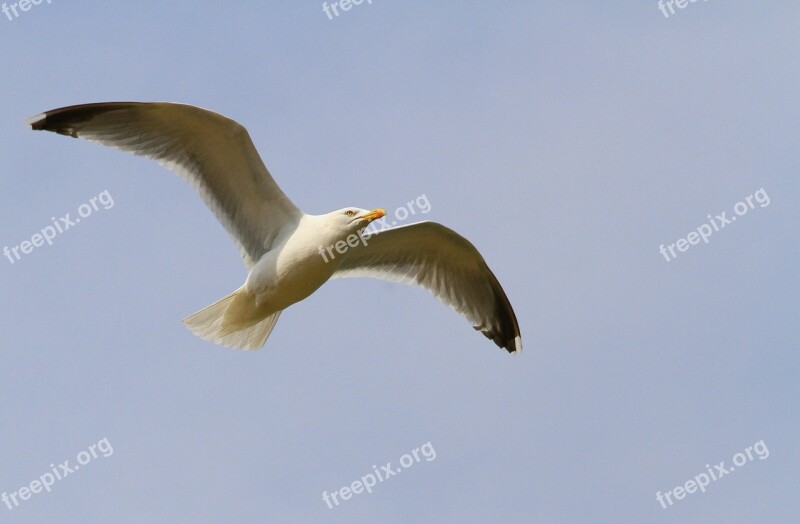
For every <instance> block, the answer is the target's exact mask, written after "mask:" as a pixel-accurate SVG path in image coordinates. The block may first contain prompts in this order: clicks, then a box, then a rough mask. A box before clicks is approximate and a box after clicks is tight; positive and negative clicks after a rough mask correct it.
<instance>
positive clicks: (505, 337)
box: [333, 222, 522, 353]
mask: <svg viewBox="0 0 800 524" xmlns="http://www.w3.org/2000/svg"><path fill="white" fill-rule="evenodd" d="M365 240H366V242H365V243H366V245H363V244H358V245H357V246H356V247H354V248H352V249H350V250H349V251H348V252H347V253H345V256H344V257H343V259H342V261H341V263H340V265H339V267H338V269H337V270H336V272H335V273H334V274H333V278H347V277H370V278H377V279H381V280H388V281H390V282H397V283H400V284H410V285H415V286H419V287H421V288H423V289H426V290H428V291H429V292H430V293H431V294H433V296H435V297H436V298H438V299H439V300H441V301H442V302H444V303H445V304H447V305H448V306H450V307H451V308H452V309H454V310H455V311H457V312H458V313H460V314H461V315H463V316H464V317H466V318H467V320H469V321H470V322H471V323H472V325H473V327H474V328H475V329H476V330H478V331H480V332H481V333H483V334H484V335H485V336H486V337H487V338H489V339H490V340H492V341H493V342H494V343H495V344H497V345H498V346H499V347H501V348H503V349H505V350H506V351H508V352H509V353H515V352H519V351H522V338H521V336H520V333H519V325H518V324H517V317H516V315H514V310H513V309H512V308H511V303H510V302H509V301H508V297H506V294H505V292H504V291H503V288H502V287H501V286H500V282H498V281H497V278H496V277H495V276H494V273H492V271H491V270H490V269H489V266H487V265H486V262H485V261H484V260H483V257H482V256H481V254H480V253H478V250H477V249H475V246H473V245H472V244H471V243H470V242H469V241H468V240H467V239H466V238H464V237H462V236H461V235H459V234H458V233H456V232H455V231H453V230H452V229H448V228H446V227H445V226H443V225H441V224H437V223H436V222H419V223H416V224H409V225H407V226H402V227H396V228H392V229H389V230H384V231H380V232H377V233H375V234H373V235H371V236H368V237H366V238H365Z"/></svg>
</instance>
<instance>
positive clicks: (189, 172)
mask: <svg viewBox="0 0 800 524" xmlns="http://www.w3.org/2000/svg"><path fill="white" fill-rule="evenodd" d="M28 123H29V124H30V125H31V127H32V128H33V129H36V130H47V131H54V132H56V133H59V134H64V135H69V136H72V137H76V138H77V137H82V138H87V139H89V140H93V141H97V142H100V143H103V144H106V145H110V146H112V147H117V148H119V149H122V150H125V151H130V152H132V153H134V154H137V155H144V156H148V157H151V158H154V159H156V160H158V161H159V162H160V163H162V164H164V165H166V166H167V167H168V168H170V169H173V170H175V171H176V172H177V173H178V174H179V175H181V176H182V177H183V178H184V179H185V180H187V181H188V182H190V183H191V184H192V185H193V186H194V187H195V188H196V189H197V190H198V192H199V193H200V194H201V195H202V196H203V198H204V199H205V200H206V203H207V204H208V205H209V207H211V209H212V210H213V211H214V212H215V213H216V214H217V216H218V218H219V219H220V222H222V224H223V226H225V228H226V229H227V230H228V232H229V233H230V234H231V235H232V236H233V237H234V239H236V241H237V243H238V244H239V247H240V249H241V251H242V256H243V258H244V262H245V265H246V266H247V268H248V270H249V273H248V276H247V279H246V280H245V282H244V284H243V285H242V286H241V287H240V288H239V289H237V290H236V291H234V292H233V293H231V294H230V295H228V296H226V297H225V298H223V299H221V300H219V301H217V302H215V303H214V304H212V305H210V306H208V307H206V308H204V309H202V310H200V311H198V312H197V313H195V314H193V315H190V316H189V317H187V318H186V319H184V323H185V324H186V325H187V327H188V328H189V329H191V330H192V332H194V333H195V334H196V335H198V336H200V337H202V338H204V339H206V340H209V341H212V342H216V343H219V344H223V345H226V346H229V347H234V348H241V349H258V348H260V347H261V346H263V345H264V343H265V341H266V339H267V337H268V336H269V334H270V333H271V331H272V329H273V328H274V326H275V323H276V322H277V320H278V317H279V316H280V314H281V312H282V311H284V310H285V309H287V308H288V307H290V306H292V305H293V304H296V303H297V302H300V301H302V300H304V299H305V298H307V297H308V296H310V295H311V294H312V293H314V292H315V291H316V290H317V289H319V287H320V286H322V285H323V284H324V283H325V282H327V281H328V280H329V279H331V278H342V277H351V276H367V277H373V278H381V279H384V280H389V281H393V282H400V283H407V284H413V285H417V286H420V287H423V288H425V289H427V290H428V291H430V292H431V293H433V294H434V295H435V296H436V297H437V298H439V299H440V300H442V301H443V302H445V303H446V304H447V305H449V306H450V307H451V308H452V309H454V310H456V311H458V312H459V313H461V314H462V315H464V316H466V317H467V318H468V319H469V320H470V321H472V323H473V325H474V327H475V329H478V330H480V331H481V332H483V333H484V334H485V335H486V336H487V337H488V338H490V339H492V340H493V341H494V342H495V343H496V344H497V345H498V346H500V347H503V348H505V349H506V350H508V351H509V352H511V353H513V352H515V351H520V350H521V349H522V344H521V337H520V334H519V327H518V325H517V320H516V317H515V315H514V312H513V309H512V308H511V304H510V303H509V301H508V299H507V297H506V295H505V292H504V291H503V289H502V287H500V284H499V282H498V281H497V279H496V278H495V276H494V274H492V272H491V271H490V270H489V268H488V266H486V263H485V262H484V260H483V258H482V257H481V256H480V254H479V253H478V251H477V250H476V249H475V247H474V246H473V245H472V244H470V243H469V242H468V241H467V240H466V239H464V238H463V237H461V236H460V235H458V234H457V233H455V232H454V231H452V230H450V229H448V228H446V227H444V226H441V225H439V224H436V223H433V222H420V223H417V224H411V225H409V226H404V227H398V228H394V229H391V230H387V231H383V232H380V233H376V234H374V235H372V236H370V237H367V238H369V239H370V241H369V242H367V241H366V240H364V237H362V236H361V234H362V231H363V229H364V228H365V227H366V226H367V225H369V223H371V222H372V221H373V220H376V219H379V218H381V217H383V216H384V215H385V212H384V211H383V210H382V209H373V210H371V211H368V210H366V209H360V208H357V207H347V208H343V209H339V210H337V211H333V212H331V213H327V214H324V215H310V214H306V213H303V212H302V211H300V210H299V209H298V208H297V207H296V206H295V205H294V204H293V203H292V202H291V200H289V199H288V197H286V195H284V194H283V192H282V191H281V190H280V188H279V187H278V186H277V184H276V183H275V181H274V180H273V179H272V177H271V175H270V174H269V171H267V169H266V167H265V166H264V165H263V163H262V162H261V159H260V158H259V156H258V153H257V152H256V150H255V147H254V146H253V144H252V142H251V141H250V137H249V135H248V134H247V131H246V130H245V129H244V128H243V127H242V126H240V125H239V124H237V123H236V122H234V121H233V120H230V119H228V118H225V117H223V116H221V115H219V114H217V113H213V112H211V111H207V110H204V109H200V108H197V107H193V106H187V105H182V104H170V103H161V102H158V103H136V102H112V103H100V104H85V105H80V106H72V107H66V108H61V109H55V110H53V111H48V112H46V113H43V114H41V115H37V116H36V117H33V118H32V119H30V120H29V121H28ZM354 238H359V239H361V240H363V241H362V242H352V240H353V239H354ZM334 245H336V246H342V245H344V246H347V249H346V250H345V251H344V252H341V251H340V250H338V249H337V251H338V253H337V255H336V256H331V257H326V256H325V252H324V248H325V247H326V246H334ZM329 253H331V254H332V252H331V251H329Z"/></svg>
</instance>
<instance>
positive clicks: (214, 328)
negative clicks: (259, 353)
mask: <svg viewBox="0 0 800 524" xmlns="http://www.w3.org/2000/svg"><path fill="white" fill-rule="evenodd" d="M280 315H281V311H277V312H275V313H271V314H264V313H263V312H261V311H259V308H258V306H257V305H256V303H255V299H254V297H253V296H252V295H250V294H249V293H247V292H246V291H244V288H243V287H242V288H239V289H237V290H236V291H234V292H233V293H231V294H230V295H228V296H227V297H225V298H223V299H221V300H218V301H217V302H214V303H213V304H211V305H210V306H208V307H206V308H203V309H201V310H200V311H198V312H197V313H195V314H193V315H189V316H188V317H186V318H184V319H183V323H184V324H185V325H186V327H188V328H189V330H190V331H191V332H192V333H194V334H195V335H197V336H198V337H200V338H202V339H203V340H208V341H209V342H214V343H215V344H222V345H223V346H227V347H229V348H234V349H248V350H253V349H259V348H260V347H261V346H263V345H264V343H265V342H266V341H267V337H269V334H270V333H272V329H273V328H274V327H275V324H277V323H278V317H280Z"/></svg>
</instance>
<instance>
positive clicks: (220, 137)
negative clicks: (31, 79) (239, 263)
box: [28, 102, 302, 268]
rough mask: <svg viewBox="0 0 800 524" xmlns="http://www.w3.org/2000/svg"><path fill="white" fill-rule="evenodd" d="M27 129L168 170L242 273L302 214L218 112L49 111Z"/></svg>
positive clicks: (240, 131) (114, 105)
mask: <svg viewBox="0 0 800 524" xmlns="http://www.w3.org/2000/svg"><path fill="white" fill-rule="evenodd" d="M28 124H29V125H30V126H31V128H32V129H35V130H45V131H53V132H56V133H59V134H62V135H67V136H71V137H74V138H85V139H87V140H91V141H94V142H99V143H101V144H104V145H107V146H111V147H115V148H117V149H121V150H123V151H128V152H130V153H133V154H135V155H141V156H146V157H148V158H153V159H155V160H157V161H158V162H159V163H160V164H162V165H164V166H166V167H167V168H168V169H171V170H173V171H175V172H176V173H177V174H178V175H179V176H180V177H181V178H183V179H184V180H185V181H187V182H188V183H189V184H190V185H192V186H193V187H194V189H195V190H196V191H197V192H198V193H200V195H201V196H202V198H203V200H205V202H206V204H207V205H208V207H209V208H211V210H212V211H213V212H214V213H215V214H216V215H217V218H218V219H219V221H220V222H221V223H222V225H223V226H224V227H225V229H226V230H227V231H228V233H230V234H231V236H233V237H234V238H235V239H236V241H237V242H238V244H239V247H240V248H241V251H242V256H243V258H244V261H245V264H246V265H247V266H248V268H249V267H252V265H253V264H255V262H257V261H258V260H259V259H260V258H261V256H262V255H263V254H264V253H266V252H267V251H269V249H270V247H271V246H272V243H273V242H274V241H275V239H276V238H277V237H279V236H280V235H281V234H283V233H285V232H287V231H290V230H293V229H295V228H296V227H297V223H298V221H299V219H300V217H301V216H302V212H301V211H300V210H299V209H298V208H297V207H296V206H295V205H294V204H293V203H292V201H291V200H289V198H288V197H287V196H286V195H285V194H284V193H283V191H281V189H280V187H278V184H276V183H275V181H274V180H273V179H272V176H271V175H270V174H269V171H268V170H267V168H266V166H265V165H264V163H263V162H262V161H261V158H260V157H259V156H258V152H257V151H256V148H255V146H254V145H253V142H252V140H250V135H249V134H248V133H247V130H246V129H245V128H244V127H242V126H241V125H239V124H238V123H236V122H235V121H233V120H231V119H229V118H226V117H224V116H222V115H220V114H218V113H214V112H212V111H208V110H205V109H201V108H199V107H194V106H189V105H184V104H171V103H165V102H152V103H141V102H108V103H99V104H84V105H77V106H71V107H63V108H61V109H54V110H52V111H47V112H46V113H42V114H40V115H36V116H35V117H33V118H31V119H29V120H28Z"/></svg>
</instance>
